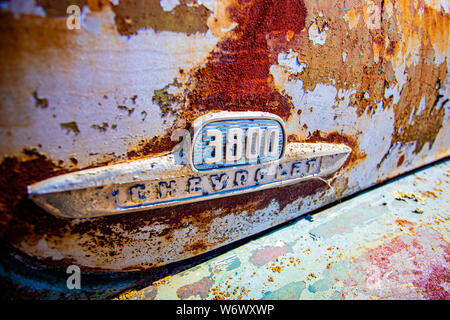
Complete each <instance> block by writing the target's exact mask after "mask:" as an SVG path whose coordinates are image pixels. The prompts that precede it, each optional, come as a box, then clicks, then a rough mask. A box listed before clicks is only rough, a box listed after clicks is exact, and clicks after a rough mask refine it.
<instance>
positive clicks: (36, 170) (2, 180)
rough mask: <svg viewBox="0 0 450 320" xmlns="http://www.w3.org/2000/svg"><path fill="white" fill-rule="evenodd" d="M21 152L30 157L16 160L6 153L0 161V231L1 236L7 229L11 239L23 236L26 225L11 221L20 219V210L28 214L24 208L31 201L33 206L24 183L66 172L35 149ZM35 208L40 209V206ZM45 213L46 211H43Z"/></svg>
mask: <svg viewBox="0 0 450 320" xmlns="http://www.w3.org/2000/svg"><path fill="white" fill-rule="evenodd" d="M23 153H24V154H25V155H27V156H28V157H30V159H28V160H25V161H19V160H18V159H17V158H16V157H7V158H5V159H4V160H3V161H2V163H1V164H0V214H1V215H0V235H1V236H2V237H3V235H5V233H9V234H8V237H11V238H14V239H17V238H18V237H19V238H22V237H23V236H24V234H23V231H24V229H27V228H26V227H24V226H23V225H22V223H18V222H17V221H15V222H12V221H13V220H16V219H20V218H19V217H21V216H22V215H23V214H25V215H27V213H28V210H27V209H28V208H30V205H31V206H33V204H32V202H31V201H30V200H28V198H27V189H26V187H27V185H29V184H32V183H34V182H38V181H40V180H42V179H46V178H49V177H52V176H56V175H59V174H63V173H66V172H67V170H65V169H62V168H61V167H59V166H57V165H56V164H54V163H53V162H52V161H51V160H49V159H48V158H47V157H45V156H43V155H41V154H39V153H38V152H37V151H36V150H33V149H25V150H24V151H23ZM36 209H37V207H36ZM37 211H39V213H43V210H40V209H38V210H37ZM44 215H48V214H46V213H44ZM35 218H36V220H34V223H35V224H36V225H39V224H41V223H43V222H44V221H40V220H39V217H35ZM10 222H12V226H10ZM9 227H11V228H9Z"/></svg>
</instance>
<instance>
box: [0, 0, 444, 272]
mask: <svg viewBox="0 0 450 320" xmlns="http://www.w3.org/2000/svg"><path fill="white" fill-rule="evenodd" d="M280 3H281V2H280V1H274V0H253V1H242V0H194V1H185V0H180V1H165V0H161V1H158V0H145V1H129V0H119V1H107V0H102V1H89V0H88V1H85V0H77V1H74V4H77V5H79V6H80V8H81V16H80V22H81V28H80V29H73V30H72V29H68V28H67V23H66V20H67V13H66V9H67V8H66V7H65V2H61V1H52V0H48V1H44V0H42V1H41V0H27V1H17V0H10V1H8V2H2V3H1V6H0V9H1V11H0V16H1V19H0V31H1V33H2V37H1V38H0V46H1V48H2V50H1V59H0V97H1V99H0V112H1V117H0V158H1V160H0V161H1V164H0V189H1V192H0V210H1V216H0V219H1V220H0V236H1V238H2V240H4V241H7V242H9V243H11V244H12V245H13V246H14V247H15V248H17V249H18V250H21V251H23V252H25V253H26V254H29V255H32V256H36V257H38V258H40V259H42V260H43V261H44V262H46V263H48V264H52V265H55V266H67V265H68V264H73V263H74V264H78V265H80V266H81V267H82V268H85V269H92V270H140V269H147V268H152V267H155V266H159V265H164V264H166V263H169V262H173V261H176V260H179V259H184V258H187V257H191V256H193V255H196V254H199V253H203V252H206V251H208V250H211V249H213V248H217V247H220V246H222V245H225V244H227V243H230V242H232V241H236V240H238V239H242V238H245V237H247V236H249V235H252V234H255V233H257V232H260V231H262V230H265V229H267V228H269V227H272V226H275V225H278V224H280V223H283V222H285V221H288V220H290V219H293V218H296V217H298V216H299V215H302V214H305V213H307V212H310V211H312V210H314V209H316V208H318V207H321V206H323V205H326V204H328V203H330V202H333V201H335V200H337V199H340V198H342V197H345V196H347V195H350V194H353V193H355V192H357V191H360V190H363V189H365V188H367V187H370V186H372V185H374V184H377V183H380V182H382V181H385V180H386V179H389V178H392V177H395V176H397V175H398V174H401V173H404V172H407V171H408V170H411V169H414V168H417V167H419V166H421V165H424V164H427V163H430V162H433V161H435V160H437V159H441V158H443V157H446V156H448V155H449V152H450V149H449V147H450V146H449V141H450V126H449V117H450V116H449V112H450V103H449V102H448V101H449V96H450V76H449V74H448V70H449V58H448V57H449V50H450V45H449V38H450V37H449V30H450V28H449V16H450V12H449V10H450V8H449V6H448V1H443V0H442V1H429V0H425V1H391V0H387V1H381V0H366V1H353V0H346V1H336V2H333V3H330V2H329V1H303V0H286V1H283V2H282V3H283V5H280ZM225 110H226V111H263V112H270V113H272V114H275V115H278V116H279V117H281V118H282V119H283V120H284V121H285V122H286V128H287V130H286V131H287V132H286V133H287V140H288V142H299V143H306V142H308V143H318V142H326V143H343V144H346V145H347V146H348V147H350V148H351V149H352V153H351V155H350V156H349V158H348V159H347V161H346V163H345V164H344V166H343V168H342V172H341V173H340V175H339V176H338V177H336V178H334V179H332V180H331V181H330V182H329V185H327V184H326V183H324V182H323V181H305V182H301V183H298V184H296V185H292V186H288V187H284V188H283V189H278V188H274V189H268V190H263V191H258V192H255V193H252V194H251V195H242V196H241V195H239V196H233V197H229V198H226V199H222V200H211V201H205V202H202V203H193V204H186V205H184V206H183V207H182V208H181V207H179V208H177V207H173V208H161V209H156V210H152V211H146V212H140V213H139V214H137V213H136V214H133V215H117V216H114V217H113V216H111V217H100V218H96V219H93V220H90V221H85V220H83V219H75V220H74V221H72V220H70V221H69V220H67V219H60V218H56V217H54V216H52V215H51V214H48V213H47V212H45V211H44V210H41V209H40V208H39V207H38V206H36V205H35V204H34V203H32V202H31V201H29V200H28V199H27V194H26V186H28V185H31V184H33V183H36V182H38V181H41V180H44V179H47V178H50V177H54V176H58V175H61V174H63V173H68V172H76V171H79V170H81V169H87V168H94V167H100V166H104V165H110V164H114V163H118V162H127V161H129V160H136V159H142V158H144V157H149V158H151V157H156V156H160V155H161V153H165V152H169V151H170V150H172V149H173V147H174V146H175V145H176V144H177V143H178V141H172V139H171V136H172V134H173V133H174V132H175V131H176V130H177V129H190V127H191V125H192V123H193V122H194V121H195V119H197V118H199V117H200V116H202V115H205V114H207V113H210V112H218V111H225ZM330 187H331V188H330ZM156 253H157V254H156ZM155 254H156V255H155Z"/></svg>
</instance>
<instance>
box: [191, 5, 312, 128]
mask: <svg viewBox="0 0 450 320" xmlns="http://www.w3.org/2000/svg"><path fill="white" fill-rule="evenodd" d="M228 13H229V15H230V17H231V19H232V21H234V22H236V23H237V26H236V27H235V28H234V29H233V30H232V31H230V32H229V34H228V36H226V37H225V38H224V39H223V40H221V41H220V42H219V43H218V44H217V46H216V48H215V49H214V50H213V52H211V53H210V55H209V57H208V59H207V61H206V63H205V64H204V66H202V67H200V68H199V69H197V70H195V71H194V72H193V74H192V80H191V82H190V83H189V84H188V86H189V87H190V88H192V89H191V91H190V92H189V93H188V95H187V96H188V101H189V103H188V105H187V106H185V110H184V116H185V117H186V118H187V119H188V120H192V119H193V118H195V117H197V116H199V115H200V114H202V113H206V112H208V111H212V110H214V111H219V110H229V111H237V110H255V111H267V112H272V113H274V114H277V115H279V116H280V117H281V118H283V119H284V120H287V119H288V118H289V116H290V115H291V109H292V103H291V101H290V99H289V98H288V97H286V96H283V95H281V94H280V93H279V92H278V91H277V90H276V89H275V88H274V85H273V79H272V76H271V75H270V73H269V68H270V66H271V64H272V63H273V62H274V61H275V60H274V59H276V54H277V52H273V51H271V49H270V48H269V45H268V38H273V39H277V41H279V42H280V43H283V44H287V42H288V40H287V39H286V35H287V34H288V33H289V32H294V34H298V33H300V32H301V31H302V30H303V28H304V25H305V17H306V9H305V6H304V4H303V2H302V1H300V0H287V1H285V2H284V3H283V5H282V6H280V5H279V3H278V2H277V1H274V0H269V1H261V0H258V1H238V2H237V4H236V5H230V6H229V7H228ZM278 50H281V48H280V49H278Z"/></svg>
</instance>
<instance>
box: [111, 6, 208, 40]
mask: <svg viewBox="0 0 450 320" xmlns="http://www.w3.org/2000/svg"><path fill="white" fill-rule="evenodd" d="M188 2H189V1H186V0H181V1H180V4H179V5H177V6H176V7H175V8H173V10H172V11H170V12H166V11H164V10H163V8H162V7H161V4H160V0H140V1H136V0H121V1H120V2H119V4H118V5H117V6H113V10H114V12H115V14H116V15H115V21H116V26H117V30H118V31H119V33H120V34H122V35H133V34H135V33H137V32H138V31H139V30H140V29H148V28H152V29H153V30H155V31H156V32H158V31H162V30H168V31H176V32H184V33H186V34H188V35H189V34H193V33H196V32H201V33H205V32H207V31H208V26H207V24H206V21H207V19H208V17H209V16H210V14H211V12H210V11H209V10H208V9H207V8H206V7H205V6H204V5H198V6H188V5H187V4H188Z"/></svg>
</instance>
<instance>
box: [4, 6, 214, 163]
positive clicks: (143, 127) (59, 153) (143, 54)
mask: <svg viewBox="0 0 450 320" xmlns="http://www.w3.org/2000/svg"><path fill="white" fill-rule="evenodd" d="M113 18H114V13H113V12H112V10H111V9H110V8H109V7H105V8H104V10H103V11H101V12H92V13H90V12H89V13H86V16H85V20H84V21H85V23H84V28H82V29H80V30H74V31H73V36H71V37H70V39H71V43H69V44H68V45H69V46H70V47H71V50H70V52H71V56H70V59H69V60H68V58H67V57H66V55H67V48H65V49H64V50H63V49H60V48H55V47H48V48H46V51H45V54H40V55H36V54H35V52H34V51H33V50H24V51H23V52H22V53H21V54H22V56H23V59H22V60H21V63H22V64H23V66H22V67H20V68H16V69H10V70H6V71H5V72H2V73H1V74H0V77H2V78H3V79H2V80H3V83H4V84H5V85H3V87H2V91H1V96H2V99H1V101H0V104H1V108H2V110H3V112H4V114H7V115H8V117H2V118H1V119H0V149H1V150H2V156H5V155H7V154H10V155H20V154H21V152H22V149H23V148H25V147H29V146H34V147H37V146H38V145H39V144H40V145H42V147H41V148H39V152H42V153H46V154H48V155H49V156H50V157H51V158H52V159H55V160H56V161H57V160H63V161H65V162H66V163H70V161H69V160H68V159H69V158H70V157H72V156H75V157H76V158H77V160H78V166H79V167H81V168H82V167H85V166H87V165H89V164H90V163H95V162H98V161H104V160H105V157H107V155H108V154H110V153H114V156H113V158H117V157H119V158H120V157H122V156H123V155H124V154H125V153H126V152H127V151H128V150H129V149H130V148H131V147H134V146H136V145H137V143H138V142H139V141H140V140H141V139H149V138H151V137H153V136H156V135H164V134H165V133H166V130H167V128H169V127H170V126H171V124H172V123H173V121H174V120H175V118H174V117H173V116H170V115H167V116H166V117H161V111H160V108H159V106H158V105H157V104H155V103H154V102H153V101H152V96H153V92H154V90H157V89H161V88H163V87H164V86H166V84H168V83H171V82H172V81H173V80H174V78H176V77H178V76H179V73H178V71H179V68H183V69H185V70H189V69H192V68H194V67H195V66H197V65H198V64H199V63H200V62H201V61H202V60H203V59H204V58H205V57H206V56H207V55H208V54H209V52H210V51H211V50H212V49H213V48H214V46H215V44H216V43H217V38H216V37H214V36H213V35H212V34H211V33H210V32H207V33H206V34H200V33H196V34H194V35H190V36H188V35H186V34H183V33H177V32H170V31H162V32H157V33H156V32H154V31H153V30H145V31H140V32H139V34H137V35H135V36H133V37H131V38H128V37H126V36H120V35H118V33H117V31H116V30H115V26H114V21H113ZM63 25H65V22H64V21H63V20H61V26H63ZM18 28H20V26H18ZM33 28H43V27H42V26H41V25H38V24H36V25H35V26H33ZM86 28H87V29H89V31H86ZM99 28H100V30H101V32H100V33H99V32H98V29H99ZM44 30H45V29H44ZM43 32H44V31H43ZM33 41H40V40H39V39H36V40H34V39H32V38H30V39H29V45H30V46H33ZM181 43H182V44H183V45H180V44H181ZM86 48H89V50H87V49H86ZM93 66H95V68H94V67H93ZM13 79H17V80H16V81H14V80H13ZM55 88H56V90H55ZM33 92H36V93H37V96H38V97H39V98H41V99H42V98H45V99H47V100H48V107H47V108H45V109H42V108H39V107H36V105H35V103H36V101H35V99H34V98H33V95H32V93H33ZM133 96H136V98H135V103H134V102H133V101H132V97H133ZM118 106H125V107H126V108H128V110H131V109H132V108H134V111H133V112H132V113H131V114H130V115H129V114H128V112H127V110H124V109H119V108H118ZM18 110H20V112H18ZM71 121H75V122H76V124H77V126H78V128H79V131H80V133H79V134H75V133H74V132H71V131H70V132H69V131H67V130H66V129H63V128H62V127H61V126H60V124H61V123H67V122H71ZM104 122H105V123H108V124H109V127H108V128H107V129H106V130H107V132H102V131H100V130H97V129H95V128H92V127H91V126H92V125H95V124H96V125H99V126H101V125H102V124H103V123H104ZM113 124H116V125H117V127H116V128H115V129H112V128H111V126H112V125H113ZM11 128H14V130H12V131H11V130H10V129H11ZM10 131H11V132H10ZM105 136H107V137H108V139H105V138H104V137H105Z"/></svg>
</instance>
